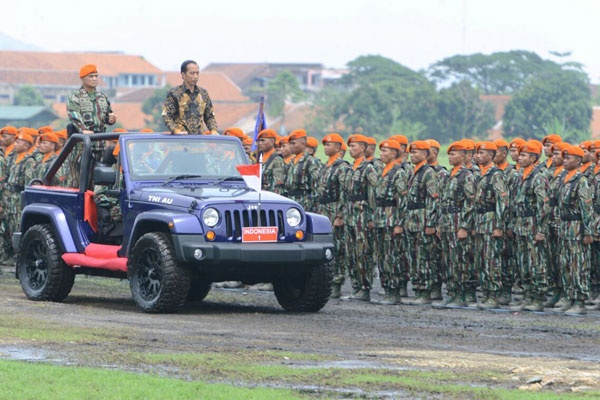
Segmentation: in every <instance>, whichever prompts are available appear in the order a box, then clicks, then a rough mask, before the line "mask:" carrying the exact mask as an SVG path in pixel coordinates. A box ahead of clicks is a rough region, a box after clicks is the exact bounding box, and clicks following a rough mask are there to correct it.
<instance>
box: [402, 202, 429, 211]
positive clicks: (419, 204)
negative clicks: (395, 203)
mask: <svg viewBox="0 0 600 400" xmlns="http://www.w3.org/2000/svg"><path fill="white" fill-rule="evenodd" d="M422 208H425V202H424V201H409V202H408V204H407V205H406V209H407V210H420V209H422Z"/></svg>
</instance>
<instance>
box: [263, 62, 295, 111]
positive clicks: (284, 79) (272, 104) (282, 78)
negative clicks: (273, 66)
mask: <svg viewBox="0 0 600 400" xmlns="http://www.w3.org/2000/svg"><path fill="white" fill-rule="evenodd" d="M266 93H267V98H266V100H265V101H266V105H267V110H268V113H269V115H271V116H272V117H275V118H279V117H281V118H282V119H283V118H285V103H286V101H291V102H298V101H300V100H302V99H303V98H304V97H305V96H304V93H303V92H302V90H301V89H300V84H299V83H298V79H296V77H295V76H294V74H292V73H291V72H290V71H287V70H286V71H282V72H280V73H279V74H277V75H276V76H275V78H273V79H272V80H271V81H269V83H268V85H267V91H266Z"/></svg>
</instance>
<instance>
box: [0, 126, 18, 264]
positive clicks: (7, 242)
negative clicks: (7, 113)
mask: <svg viewBox="0 0 600 400" xmlns="http://www.w3.org/2000/svg"><path fill="white" fill-rule="evenodd" d="M17 135H18V129H17V128H16V127H14V126H5V127H3V128H2V129H1V130H0V138H1V141H0V145H1V146H2V150H3V152H2V157H0V251H1V252H2V253H1V254H0V264H4V263H12V255H13V248H12V240H11V237H10V231H9V229H8V210H7V209H6V208H4V206H5V204H6V202H7V199H6V197H7V196H8V191H7V190H6V177H7V175H8V165H7V162H8V157H9V156H10V154H11V152H12V150H13V148H14V146H15V140H16V138H17Z"/></svg>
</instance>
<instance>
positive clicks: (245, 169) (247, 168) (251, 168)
mask: <svg viewBox="0 0 600 400" xmlns="http://www.w3.org/2000/svg"><path fill="white" fill-rule="evenodd" d="M260 167H261V165H260V164H253V165H236V166H235V168H236V169H237V170H238V171H239V173H240V174H241V175H242V178H244V182H246V185H247V186H248V187H249V188H251V189H254V190H256V191H257V192H260V189H261V187H262V184H261V180H262V177H261V172H262V171H261V168H260Z"/></svg>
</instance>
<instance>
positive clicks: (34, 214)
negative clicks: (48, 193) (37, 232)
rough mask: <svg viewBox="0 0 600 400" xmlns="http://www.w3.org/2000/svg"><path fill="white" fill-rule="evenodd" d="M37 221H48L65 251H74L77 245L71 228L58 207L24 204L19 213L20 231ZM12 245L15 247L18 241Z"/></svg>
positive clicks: (23, 231) (37, 222)
mask: <svg viewBox="0 0 600 400" xmlns="http://www.w3.org/2000/svg"><path fill="white" fill-rule="evenodd" d="M39 223H48V224H50V225H52V228H53V229H54V231H55V232H56V236H57V237H58V240H59V242H60V244H61V246H62V249H63V250H64V251H65V253H76V252H77V247H76V246H75V242H74V241H73V237H72V236H71V230H70V229H69V224H68V223H67V218H66V216H65V213H64V212H63V211H62V210H61V209H60V207H58V206H55V205H52V204H40V203H36V204H30V205H28V206H25V208H24V209H23V212H22V213H21V230H22V232H21V233H25V230H26V229H28V228H29V227H30V226H32V225H36V224H39ZM13 246H15V248H17V247H18V246H19V243H13Z"/></svg>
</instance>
